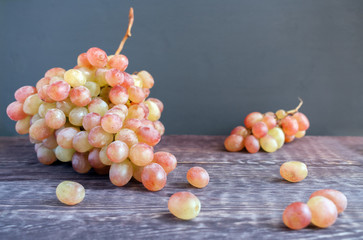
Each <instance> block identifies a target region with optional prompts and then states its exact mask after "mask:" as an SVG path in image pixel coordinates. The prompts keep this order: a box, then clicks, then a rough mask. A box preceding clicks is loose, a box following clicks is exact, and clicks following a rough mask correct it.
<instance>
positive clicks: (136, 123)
mask: <svg viewBox="0 0 363 240" xmlns="http://www.w3.org/2000/svg"><path fill="white" fill-rule="evenodd" d="M141 125H142V123H141V120H140V119H137V118H131V119H127V120H126V121H125V122H124V125H123V127H124V128H128V129H131V130H132V131H136V130H137V129H138V128H139V127H141Z"/></svg>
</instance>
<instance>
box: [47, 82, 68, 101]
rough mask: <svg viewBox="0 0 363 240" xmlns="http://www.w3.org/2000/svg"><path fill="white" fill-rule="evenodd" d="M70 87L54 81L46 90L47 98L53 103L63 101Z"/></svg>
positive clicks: (65, 83) (64, 83)
mask: <svg viewBox="0 0 363 240" xmlns="http://www.w3.org/2000/svg"><path fill="white" fill-rule="evenodd" d="M70 90H71V86H70V85H69V84H68V83H67V82H65V81H56V82H54V83H52V84H51V85H50V86H49V87H48V89H47V94H48V96H49V97H50V98H51V99H52V100H54V101H57V102H59V101H63V100H65V99H67V98H68V95H69V92H70Z"/></svg>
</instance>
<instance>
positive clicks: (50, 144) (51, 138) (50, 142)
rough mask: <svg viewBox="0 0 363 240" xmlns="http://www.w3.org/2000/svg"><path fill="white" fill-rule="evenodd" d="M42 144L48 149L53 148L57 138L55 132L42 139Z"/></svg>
mask: <svg viewBox="0 0 363 240" xmlns="http://www.w3.org/2000/svg"><path fill="white" fill-rule="evenodd" d="M42 143H43V146H44V147H46V148H49V149H54V148H56V147H57V146H58V143H57V138H56V137H55V134H52V135H50V136H49V137H47V138H46V139H44V140H43V141H42Z"/></svg>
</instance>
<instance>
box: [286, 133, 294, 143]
mask: <svg viewBox="0 0 363 240" xmlns="http://www.w3.org/2000/svg"><path fill="white" fill-rule="evenodd" d="M294 139H295V136H288V135H285V143H289V142H292V141H294Z"/></svg>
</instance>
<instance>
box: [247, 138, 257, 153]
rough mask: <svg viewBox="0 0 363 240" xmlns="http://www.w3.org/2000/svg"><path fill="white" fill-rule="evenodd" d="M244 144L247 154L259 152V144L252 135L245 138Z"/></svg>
mask: <svg viewBox="0 0 363 240" xmlns="http://www.w3.org/2000/svg"><path fill="white" fill-rule="evenodd" d="M244 144H245V147H246V150H247V151H248V152H249V153H257V152H258V151H259V150H260V142H259V141H258V139H257V138H256V137H255V136H253V135H249V136H247V137H246V139H245V141H244Z"/></svg>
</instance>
